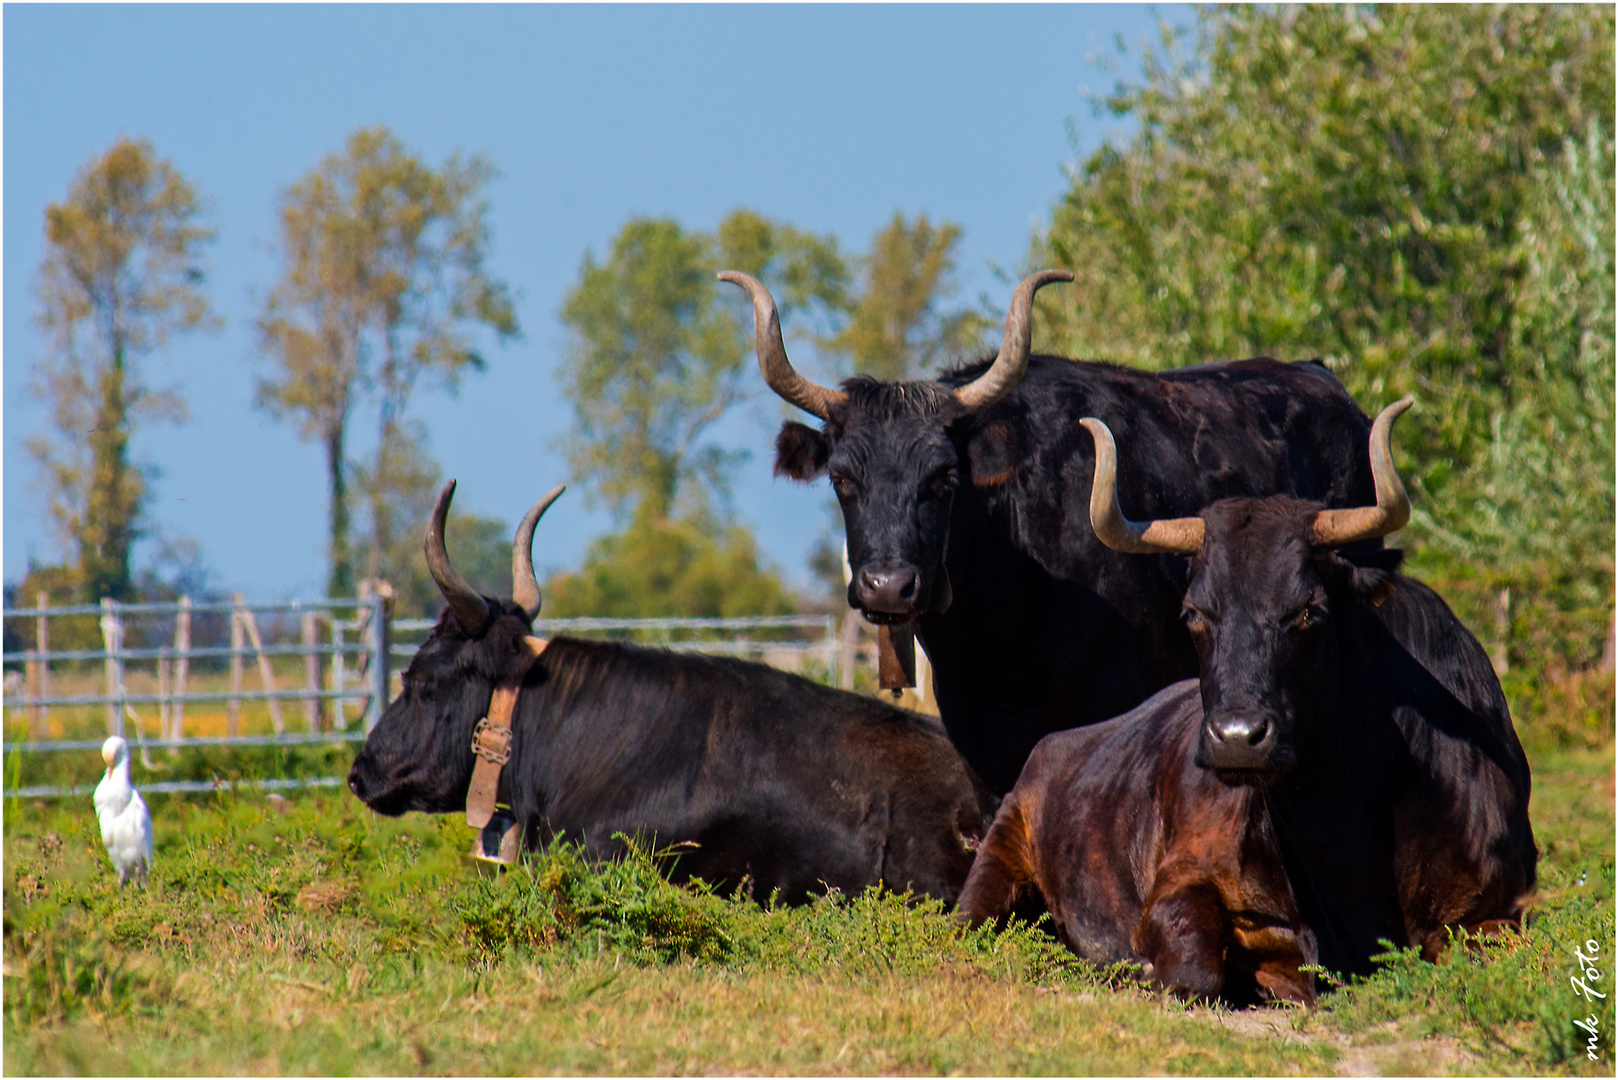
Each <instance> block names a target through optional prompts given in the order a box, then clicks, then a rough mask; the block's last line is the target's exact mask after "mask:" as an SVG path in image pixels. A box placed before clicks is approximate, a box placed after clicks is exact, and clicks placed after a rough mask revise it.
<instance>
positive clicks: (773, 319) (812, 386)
mask: <svg viewBox="0 0 1618 1080" xmlns="http://www.w3.org/2000/svg"><path fill="white" fill-rule="evenodd" d="M719 280H720V281H728V282H731V283H732V284H734V285H740V286H741V287H742V288H743V289H746V290H747V295H748V296H749V297H751V298H752V301H753V336H754V339H755V342H756V345H757V349H758V366H759V370H760V371H762V372H763V373H764V381H765V382H767V383H769V385H770V389H771V390H774V391H775V392H776V393H777V394H780V395H781V396H782V397H783V398H785V399H786V400H787V401H790V402H791V403H792V404H794V405H796V406H797V407H798V408H800V409H802V410H804V411H805V412H810V413H814V414H815V415H816V416H818V417H820V418H821V419H822V420H829V419H831V411H832V410H833V409H835V408H836V407H837V406H839V405H841V404H842V403H843V402H844V401H846V400H847V399H848V395H847V394H845V393H843V392H842V391H841V390H831V389H828V388H827V387H824V386H821V385H819V384H818V383H813V382H810V381H809V380H808V379H806V378H804V377H803V376H802V375H799V374H798V372H797V371H796V369H794V368H793V366H792V362H791V361H789V360H788V359H787V348H786V343H785V342H783V341H782V340H781V316H780V315H779V313H777V311H776V309H775V297H773V296H771V295H770V290H769V289H767V288H765V287H764V283H763V282H762V281H760V280H758V278H756V277H753V276H752V275H751V274H744V273H742V272H740V271H739V270H724V271H721V272H720V274H719ZM1072 280H1073V275H1072V273H1070V272H1069V271H1067V270H1041V271H1040V272H1039V273H1037V274H1030V275H1029V276H1028V277H1026V278H1024V279H1023V280H1022V284H1020V285H1018V286H1017V291H1016V292H1015V293H1014V294H1013V295H1012V297H1011V308H1010V310H1008V311H1007V312H1006V336H1005V337H1004V338H1003V339H1002V340H1001V342H1000V354H999V355H998V356H996V357H995V359H994V363H993V364H992V365H990V367H989V370H988V371H985V372H984V373H983V374H982V375H979V376H978V377H977V378H976V379H974V380H972V381H971V382H969V383H967V384H966V385H965V386H962V387H960V388H958V389H957V390H956V391H955V398H956V400H957V401H959V402H960V403H961V404H962V405H964V406H966V407H967V408H968V409H970V410H972V411H974V412H976V411H977V410H979V409H986V408H988V407H989V406H990V405H993V404H994V403H995V402H997V401H999V400H1000V399H1001V398H1003V397H1005V396H1006V395H1007V394H1009V393H1011V391H1012V389H1013V388H1014V387H1015V386H1016V385H1017V383H1018V382H1019V381H1021V379H1022V377H1023V373H1024V372H1025V371H1027V370H1028V353H1029V349H1030V347H1031V346H1032V344H1033V336H1034V331H1033V306H1034V293H1036V292H1038V291H1039V289H1040V287H1041V286H1044V285H1049V284H1050V283H1051V282H1053V281H1072Z"/></svg>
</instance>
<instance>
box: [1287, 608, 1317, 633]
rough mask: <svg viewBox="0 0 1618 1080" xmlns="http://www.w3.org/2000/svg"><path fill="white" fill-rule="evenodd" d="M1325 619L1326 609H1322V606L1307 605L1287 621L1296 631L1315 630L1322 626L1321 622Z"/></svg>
mask: <svg viewBox="0 0 1618 1080" xmlns="http://www.w3.org/2000/svg"><path fill="white" fill-rule="evenodd" d="M1325 617H1326V612H1325V609H1324V608H1322V607H1320V605H1318V604H1305V605H1304V606H1303V607H1301V608H1299V609H1298V610H1297V611H1295V612H1293V613H1292V617H1291V618H1289V619H1288V620H1287V625H1289V626H1291V627H1292V628H1293V629H1294V630H1313V629H1314V628H1315V627H1317V626H1319V625H1320V623H1321V621H1322V620H1323V619H1325Z"/></svg>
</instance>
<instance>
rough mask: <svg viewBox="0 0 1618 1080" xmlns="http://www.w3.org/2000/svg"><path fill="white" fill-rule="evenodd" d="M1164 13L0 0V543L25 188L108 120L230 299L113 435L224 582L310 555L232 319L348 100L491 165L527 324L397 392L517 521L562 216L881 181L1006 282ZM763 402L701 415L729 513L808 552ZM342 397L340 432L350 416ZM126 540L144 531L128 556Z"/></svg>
mask: <svg viewBox="0 0 1618 1080" xmlns="http://www.w3.org/2000/svg"><path fill="white" fill-rule="evenodd" d="M1158 15H1162V16H1163V17H1165V18H1169V19H1171V20H1174V21H1177V22H1186V21H1189V19H1190V17H1191V16H1190V14H1189V13H1188V11H1187V10H1186V9H1183V8H1177V7H1162V8H1157V9H1149V8H1144V7H1130V6H1082V5H1081V6H1067V5H1054V4H1051V5H1038V6H1016V7H1011V6H964V5H963V6H954V5H951V6H921V5H914V6H911V5H904V6H886V7H855V6H843V5H837V6H777V7H752V6H728V5H727V6H707V7H682V6H655V7H631V6H589V7H526V6H522V7H519V6H514V5H513V6H506V5H502V6H491V7H466V6H449V7H437V6H415V5H412V6H382V5H375V6H372V5H366V6H345V7H335V6H302V5H299V6H293V5H270V6H251V7H250V6H219V7H214V6H201V5H175V6H164V7H137V6H124V5H119V6H111V7H104V6H90V5H66V6H32V5H25V6H19V5H8V6H7V7H6V8H5V9H4V15H3V18H4V80H5V83H4V90H5V99H4V102H5V103H4V260H5V261H4V342H3V344H4V394H5V397H4V401H5V405H4V410H5V412H4V420H5V426H4V439H5V450H4V515H5V516H4V560H5V565H4V573H5V577H6V579H7V580H8V581H15V580H17V579H18V578H20V577H21V575H22V574H23V572H24V570H25V568H26V565H27V561H28V559H29V557H30V556H32V557H34V558H36V559H38V560H40V561H54V560H56V559H58V558H60V557H61V554H62V553H61V552H60V551H59V550H58V548H57V546H56V541H55V538H54V537H53V535H52V534H51V532H50V529H49V527H48V525H47V522H46V520H45V515H44V510H43V500H42V498H41V495H40V493H39V492H38V490H37V488H36V486H35V475H34V474H35V469H34V465H33V463H32V462H31V460H30V459H29V457H28V455H27V453H26V452H25V451H24V449H23V444H24V442H25V440H26V439H27V438H28V437H29V436H30V435H31V434H33V433H35V432H37V431H39V430H41V427H42V425H43V423H44V421H45V413H44V410H43V408H42V407H41V406H40V405H39V404H38V403H37V402H34V401H31V400H30V399H29V398H28V397H27V395H26V393H25V384H26V382H27V376H28V369H29V366H30V364H31V362H32V361H33V360H34V359H35V358H36V357H37V356H38V355H39V352H40V349H41V348H42V345H43V342H42V340H41V338H40V337H39V335H38V334H37V333H36V331H35V328H34V325H33V319H34V314H35V300H34V296H33V292H32V288H33V285H34V282H35V280H36V273H37V268H38V266H39V263H40V258H41V254H42V248H43V231H42V228H43V215H44V210H45V207H46V205H47V204H49V203H51V202H54V201H60V200H61V199H62V198H63V197H64V196H65V194H66V192H67V188H68V184H69V182H70V180H71V179H72V177H73V175H74V173H75V172H76V171H77V170H78V169H79V168H80V167H81V166H82V165H83V164H84V163H85V162H87V161H89V160H90V159H91V158H93V157H95V156H96V155H99V154H100V153H102V152H103V151H105V150H106V148H107V147H108V146H109V145H110V144H111V143H112V142H113V141H114V140H115V139H116V138H117V137H118V136H119V135H121V134H124V135H131V136H144V137H147V138H149V139H151V140H152V142H153V143H154V145H155V147H156V149H157V151H158V153H159V154H160V155H162V156H164V157H166V158H168V159H170V160H171V161H172V162H173V163H174V164H175V165H176V166H177V167H178V168H179V169H180V170H181V172H182V173H184V174H185V175H186V176H187V177H188V178H189V179H190V180H191V181H192V183H193V184H194V185H195V186H196V187H197V188H198V189H199V191H200V192H201V193H202V195H203V196H204V198H205V199H206V202H207V207H208V216H209V220H210V222H211V223H212V224H213V225H214V226H215V227H216V228H217V229H218V232H219V240H218V242H217V243H216V244H215V245H213V247H212V248H211V250H210V253H209V259H208V268H209V277H208V289H209V291H210V295H211V297H212V299H213V301H214V303H215V307H216V310H217V311H218V312H219V313H220V314H221V315H222V316H223V318H224V320H225V326H224V328H223V330H221V331H220V332H218V333H215V334H209V335H190V336H188V337H186V338H184V339H181V340H179V341H178V342H176V343H175V344H173V345H172V346H171V347H169V348H168V349H167V350H166V351H165V352H163V353H162V354H158V355H153V356H150V357H148V358H147V359H146V360H145V361H144V363H145V365H146V366H145V371H146V375H147V378H148V380H149V381H150V382H152V383H155V384H158V385H173V386H176V387H178V388H179V389H181V390H182V391H183V393H184V394H185V396H186V398H187V399H188V401H189V403H190V410H191V417H192V418H191V420H190V421H189V422H188V423H186V424H184V425H181V426H162V427H154V428H149V429H147V430H145V431H143V432H142V433H141V434H140V435H139V436H138V438H137V441H136V454H137V456H138V457H139V458H140V459H141V460H143V461H146V462H149V463H150V464H152V465H154V466H156V467H157V469H158V470H159V471H160V475H158V476H157V477H156V479H155V480H154V482H153V484H152V487H151V492H152V497H151V500H150V503H149V510H148V516H149V519H150V523H151V525H152V527H153V528H154V529H155V530H156V531H157V532H159V533H161V534H163V535H167V536H171V537H180V536H188V537H191V538H194V539H195V540H196V541H198V542H199V543H200V544H201V546H202V549H203V553H204V558H205V561H206V563H207V565H208V566H209V568H210V569H211V570H212V572H213V579H214V582H215V583H216V584H218V585H222V586H226V587H229V588H236V589H242V590H244V591H246V592H247V593H248V594H249V595H250V596H252V597H255V598H263V599H271V598H277V597H289V596H297V595H302V596H309V595H315V594H317V593H318V591H319V589H320V587H321V585H322V583H323V582H324V580H325V568H324V547H323V544H324V537H325V505H326V503H325V499H326V493H325V490H324V472H323V465H322V457H321V451H320V449H319V448H318V446H316V445H313V444H309V443H302V442H299V441H298V440H297V439H296V438H295V432H294V431H293V429H292V428H291V427H290V426H288V425H284V424H278V423H276V422H275V421H273V420H272V419H270V418H269V417H268V416H266V415H264V414H262V413H258V412H255V411H254V410H253V409H252V408H251V404H250V399H251V394H252V380H253V376H254V373H255V370H256V369H258V364H259V360H258V358H257V357H256V356H255V355H254V352H253V345H252V339H251V336H250V333H249V320H250V319H251V318H252V316H253V315H254V314H255V313H256V311H257V310H258V308H259V306H260V304H261V303H262V299H263V297H264V295H265V293H266V292H267V290H268V288H269V286H270V285H271V283H272V281H273V279H274V276H275V273H276V268H277V260H276V257H275V254H274V250H273V245H274V243H275V240H276V226H275V213H276V205H277V199H278V196H279V194H280V193H281V191H282V190H284V189H285V188H286V187H287V186H288V185H290V184H291V183H293V182H294V181H296V180H297V179H298V178H299V177H300V176H302V175H303V174H304V173H306V172H307V171H309V170H310V169H311V168H313V167H314V166H315V164H316V163H317V162H318V161H319V159H320V158H321V156H322V155H324V154H326V153H329V152H331V151H333V150H336V149H338V148H340V147H341V145H342V143H343V140H344V139H345V137H346V136H347V135H348V134H349V133H350V132H352V131H353V130H354V129H355V128H357V127H360V126H361V125H367V124H378V123H381V124H386V125H388V126H389V127H390V128H392V129H393V131H394V132H395V133H397V134H398V135H399V136H400V138H401V139H403V140H404V142H405V143H406V144H407V145H408V146H409V147H411V148H412V149H413V150H415V151H417V152H418V153H420V154H422V155H423V156H424V157H425V158H426V159H427V160H428V161H429V162H431V163H434V164H436V163H438V162H440V161H442V160H443V158H444V157H445V156H447V155H448V154H449V153H451V152H452V151H455V150H461V151H464V152H468V153H471V152H477V153H483V154H485V155H487V156H488V157H489V158H490V159H492V160H493V162H494V163H495V165H496V167H497V168H498V169H499V170H500V174H501V175H500V177H499V179H497V180H496V181H495V182H494V184H493V185H492V187H491V189H490V197H491V201H492V211H491V224H492V231H493V238H494V250H493V258H492V263H491V269H492V271H493V272H494V273H495V274H496V275H497V276H498V277H500V278H502V279H503V280H505V281H506V282H507V283H508V284H509V285H510V286H511V287H512V289H513V290H514V291H515V293H516V295H517V297H518V316H519V319H520V321H521V323H522V327H523V330H524V338H523V339H522V340H521V341H519V342H516V343H514V344H511V345H507V346H505V347H493V348H490V349H489V350H488V356H489V361H490V363H489V370H488V371H487V372H486V373H485V374H483V375H481V376H474V377H472V378H470V379H469V380H467V382H466V383H465V385H464V387H463V389H462V391H461V393H460V396H459V397H458V398H456V399H450V398H448V397H446V396H444V395H441V394H440V395H434V394H426V393H420V394H418V395H417V397H416V398H415V399H414V401H413V404H412V412H413V414H414V415H416V416H418V417H420V418H421V419H422V420H424V421H425V422H426V424H427V426H428V430H429V432H430V434H431V446H430V450H431V452H432V453H433V454H434V456H436V457H437V459H438V460H439V461H440V462H442V463H443V466H444V469H445V473H446V475H448V476H455V477H457V478H459V480H460V488H459V493H458V495H457V499H458V505H459V506H461V507H462V508H464V509H466V510H468V511H471V512H475V513H478V514H483V515H487V516H493V517H498V518H501V519H503V520H505V521H508V522H515V520H516V518H517V517H518V516H520V514H521V513H522V511H523V510H524V509H525V508H526V507H527V506H528V505H529V503H530V502H531V501H532V500H533V499H535V498H536V497H537V496H538V495H539V494H540V493H542V492H544V491H545V490H546V489H548V488H549V487H551V486H552V485H553V484H555V483H557V482H560V481H562V480H565V479H566V465H565V463H564V461H563V459H562V457H561V455H560V453H559V452H558V451H557V450H556V449H555V447H554V443H555V440H556V438H557V437H558V436H559V435H561V434H562V433H564V432H565V431H566V429H567V426H568V421H569V414H568V410H567V407H566V404H565V402H563V401H562V400H561V399H560V395H559V393H558V383H557V381H556V371H557V366H558V364H559V363H560V362H561V359H562V357H563V355H564V352H565V349H566V345H567V337H566V331H565V328H563V327H562V325H561V324H560V323H559V321H558V320H557V311H558V309H559V308H560V306H561V303H562V298H563V295H564V294H565V292H566V290H567V288H568V287H569V286H570V285H571V284H572V282H573V281H574V279H575V277H576V275H577V273H578V268H579V264H580V261H581V259H582V258H583V256H584V253H585V251H586V250H587V249H588V250H593V251H595V252H597V253H601V252H604V251H605V250H606V248H607V246H608V244H609V243H610V241H611V238H612V236H613V235H614V233H615V232H616V231H617V230H618V228H619V227H620V226H621V225H622V224H623V222H624V221H625V220H626V219H628V218H630V217H632V216H636V215H668V216H671V217H673V218H675V219H677V220H679V221H680V222H681V223H682V224H683V225H684V226H686V227H688V228H695V229H706V228H712V227H713V226H714V225H715V224H716V223H717V222H718V221H719V219H720V218H721V217H722V216H723V215H724V214H725V213H726V212H728V211H730V210H732V209H734V208H736V207H741V206H746V207H751V208H753V209H756V210H758V211H759V212H761V213H763V214H765V215H767V216H769V217H772V218H776V219H779V220H783V221H787V222H791V223H792V224H794V225H796V226H798V227H799V228H804V229H810V230H814V231H816V232H830V233H834V234H836V235H837V236H838V238H839V239H840V240H841V241H842V243H843V244H844V245H845V246H846V247H847V248H849V249H851V250H855V251H858V250H863V249H864V248H865V246H866V244H867V241H868V240H869V237H870V235H871V233H872V232H873V231H874V230H875V229H876V228H878V227H879V226H881V225H882V224H883V223H885V221H886V220H887V219H888V218H889V217H890V216H891V215H892V214H893V213H894V211H896V210H901V211H903V212H905V213H906V214H917V213H926V214H928V215H929V216H930V217H931V218H932V219H933V220H935V221H938V220H947V221H953V222H956V223H958V224H959V225H961V226H962V228H963V229H964V231H965V236H964V240H963V243H962V245H961V260H960V265H959V272H958V280H959V282H960V284H961V290H960V292H961V295H962V296H963V297H964V298H966V299H969V300H975V299H976V298H978V297H979V296H980V295H987V296H988V297H989V298H990V300H991V302H992V303H994V304H996V305H1002V304H1003V303H1004V302H1005V300H1006V299H1007V298H1008V297H1009V295H1010V290H1011V286H1010V285H1009V284H1007V283H1005V282H1003V281H1002V280H1001V279H1000V277H999V276H997V275H996V273H995V272H994V270H993V267H995V266H1000V267H1006V268H1015V267H1017V266H1018V265H1019V263H1020V260H1021V259H1022V257H1023V255H1024V253H1025V251H1026V248H1027V243H1028V238H1029V235H1030V232H1031V230H1032V229H1033V228H1034V227H1035V226H1036V225H1037V224H1038V223H1039V222H1041V221H1043V220H1044V219H1045V218H1046V217H1047V216H1048V212H1049V208H1050V206H1051V204H1052V203H1053V202H1054V201H1055V200H1056V199H1057V198H1058V197H1059V196H1060V194H1061V193H1062V191H1063V190H1064V187H1065V181H1064V173H1063V168H1064V165H1065V164H1068V163H1071V162H1072V161H1074V160H1075V158H1076V156H1077V154H1078V153H1080V152H1084V153H1087V152H1089V151H1090V150H1091V149H1093V148H1094V147H1095V146H1097V145H1098V144H1099V142H1100V141H1101V140H1102V139H1103V138H1104V137H1106V136H1108V135H1109V134H1112V135H1116V134H1117V133H1118V128H1117V127H1116V122H1115V121H1112V120H1110V119H1104V120H1096V119H1094V118H1093V117H1092V115H1091V111H1090V107H1089V104H1088V98H1087V96H1086V95H1087V92H1102V91H1105V90H1108V89H1110V88H1111V87H1112V85H1113V83H1114V82H1115V81H1116V79H1117V78H1118V75H1119V74H1120V73H1122V74H1126V75H1131V76H1132V75H1133V73H1134V63H1135V61H1134V59H1133V57H1134V56H1136V55H1138V53H1139V45H1140V43H1141V42H1143V41H1145V40H1148V39H1155V36H1156V18H1157V16H1158ZM1118 35H1122V36H1123V38H1124V40H1125V41H1126V42H1127V43H1128V44H1129V46H1130V58H1129V59H1122V60H1120V59H1119V58H1118V56H1117V53H1116V52H1115V49H1114V41H1115V39H1116V38H1117V36H1118ZM1098 61H1099V62H1100V63H1099V64H1098ZM1108 64H1110V65H1112V66H1113V67H1115V68H1116V69H1117V70H1116V71H1112V70H1109V69H1108V68H1107V67H1104V66H1101V65H1108ZM1070 123H1071V126H1072V131H1073V132H1074V134H1075V135H1076V138H1077V145H1076V146H1075V144H1074V143H1073V142H1072V141H1071V140H1070V137H1069V124H1070ZM716 287H718V286H717V285H716ZM782 415H784V413H783V410H782V409H781V408H779V407H778V406H777V404H776V403H775V401H774V399H773V398H761V399H760V400H759V401H757V402H755V403H753V404H752V405H750V406H748V407H747V408H746V409H744V410H742V411H740V412H738V413H736V414H734V415H733V416H732V417H731V418H730V419H729V420H728V421H727V422H726V423H725V424H724V425H723V429H722V431H721V432H720V433H719V437H720V439H721V441H723V442H724V443H726V444H727V445H730V446H737V447H746V448H748V449H750V450H751V451H752V452H753V457H752V460H751V461H750V462H749V463H748V465H747V466H746V468H745V470H744V472H743V474H742V475H741V477H740V482H739V484H738V489H737V500H736V501H737V507H738V512H739V515H740V516H741V517H742V518H743V520H744V521H746V522H747V523H748V524H749V525H751V526H752V527H753V528H754V530H755V531H756V533H757V534H758V536H759V539H760V541H761V543H762V545H763V547H764V549H765V551H766V552H767V553H768V556H769V557H770V558H771V559H772V560H773V561H774V562H775V564H776V565H778V566H779V567H780V568H781V569H782V570H783V571H784V572H785V574H786V575H787V576H788V578H789V579H790V580H793V581H795V582H799V583H802V582H804V581H806V580H807V571H806V569H805V567H804V558H805V555H806V553H807V551H808V549H809V547H810V546H811V544H812V543H813V541H814V539H815V537H816V535H817V533H818V532H819V530H820V529H821V528H822V527H823V525H824V524H825V523H826V522H827V520H828V516H827V510H826V506H827V501H828V492H827V491H826V490H825V489H824V485H817V486H811V487H803V486H799V485H795V484H791V483H789V482H787V481H784V480H781V481H777V480H774V479H772V478H771V476H770V468H769V466H770V448H771V442H772V439H773V432H774V428H775V427H776V426H777V425H778V424H779V422H780V419H781V417H782ZM364 416H365V414H364V413H361V414H359V418H358V421H357V423H356V425H355V428H356V432H355V434H356V438H355V441H354V445H353V448H352V449H353V451H354V453H356V454H363V453H365V452H366V451H367V449H368V447H367V436H368V429H369V428H370V427H371V424H370V423H369V422H367V421H366V420H365V419H364ZM607 527H608V522H607V519H606V517H605V515H604V514H602V513H600V512H595V513H590V512H586V511H585V510H584V508H583V505H582V501H581V500H578V499H576V498H574V497H573V496H571V495H570V496H569V497H568V498H567V499H566V500H564V502H562V503H560V504H558V506H557V507H556V509H555V510H553V511H552V512H551V514H550V515H549V516H548V517H547V519H546V521H545V524H544V526H543V528H542V531H541V534H540V537H539V541H538V543H537V544H536V545H535V546H536V550H537V556H538V562H539V563H540V564H541V566H542V567H543V566H550V567H561V566H570V565H576V564H577V562H578V560H579V558H580V556H581V555H582V553H583V550H584V547H585V545H586V544H587V543H588V541H589V540H590V539H591V537H593V536H595V535H597V534H599V533H601V532H603V531H605V530H606V529H607ZM151 551H152V546H151V543H150V542H146V543H143V545H142V547H141V548H140V549H139V550H138V553H137V563H141V562H143V561H144V560H146V559H148V558H149V557H150V554H151Z"/></svg>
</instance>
